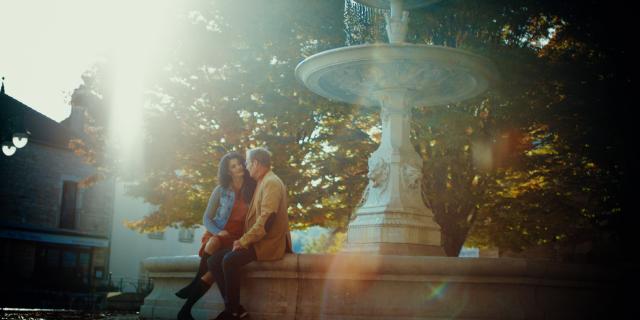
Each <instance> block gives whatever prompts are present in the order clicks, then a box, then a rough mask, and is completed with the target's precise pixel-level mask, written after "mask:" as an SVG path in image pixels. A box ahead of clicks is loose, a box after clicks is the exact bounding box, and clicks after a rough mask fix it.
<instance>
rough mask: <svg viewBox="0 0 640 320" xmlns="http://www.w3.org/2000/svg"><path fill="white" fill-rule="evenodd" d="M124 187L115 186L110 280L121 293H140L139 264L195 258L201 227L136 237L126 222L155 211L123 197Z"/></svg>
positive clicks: (144, 276)
mask: <svg viewBox="0 0 640 320" xmlns="http://www.w3.org/2000/svg"><path fill="white" fill-rule="evenodd" d="M126 187H127V183H125V182H117V183H116V191H115V203H114V217H113V231H112V237H111V239H112V240H111V256H110V258H109V261H110V269H109V270H110V272H111V280H112V282H113V284H114V285H115V286H117V287H118V288H120V289H121V290H122V291H123V292H139V291H143V289H144V288H145V286H146V285H147V284H148V280H147V272H146V270H144V269H143V268H142V260H144V259H145V258H148V257H157V256H189V255H194V254H197V252H198V249H200V239H201V238H202V234H203V233H204V230H205V229H204V227H202V226H200V227H199V228H196V229H193V228H188V229H187V228H180V229H177V228H167V229H166V230H164V231H163V232H156V233H139V232H138V231H135V230H131V229H129V228H127V227H126V226H125V222H126V221H131V220H138V219H141V218H142V217H143V216H145V215H146V214H148V213H151V212H152V211H154V210H155V207H154V206H152V205H150V204H148V203H145V202H144V201H143V200H142V199H140V198H134V197H131V196H128V195H126Z"/></svg>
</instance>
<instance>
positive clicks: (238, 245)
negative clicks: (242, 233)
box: [231, 240, 246, 251]
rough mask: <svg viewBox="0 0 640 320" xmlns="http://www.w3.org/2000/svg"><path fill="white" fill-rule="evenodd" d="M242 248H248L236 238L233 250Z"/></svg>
mask: <svg viewBox="0 0 640 320" xmlns="http://www.w3.org/2000/svg"><path fill="white" fill-rule="evenodd" d="M240 249H246V248H245V247H243V246H242V244H240V240H236V241H234V242H233V249H231V251H236V250H240Z"/></svg>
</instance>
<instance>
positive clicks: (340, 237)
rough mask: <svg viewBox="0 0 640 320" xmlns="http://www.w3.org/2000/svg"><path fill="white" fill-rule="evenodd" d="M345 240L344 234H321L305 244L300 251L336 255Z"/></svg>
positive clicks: (345, 235) (345, 234)
mask: <svg viewBox="0 0 640 320" xmlns="http://www.w3.org/2000/svg"><path fill="white" fill-rule="evenodd" d="M346 240H347V233H346V232H333V233H329V234H321V235H320V236H318V237H317V238H314V239H312V240H311V241H309V242H307V243H306V244H305V245H304V248H303V249H302V252H303V253H338V252H340V250H341V249H342V247H343V246H344V244H345V243H346Z"/></svg>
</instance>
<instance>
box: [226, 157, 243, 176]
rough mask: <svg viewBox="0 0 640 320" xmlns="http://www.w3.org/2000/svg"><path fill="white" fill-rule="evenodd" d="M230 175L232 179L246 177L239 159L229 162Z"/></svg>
mask: <svg viewBox="0 0 640 320" xmlns="http://www.w3.org/2000/svg"><path fill="white" fill-rule="evenodd" d="M229 174H230V175H231V177H232V178H241V177H242V176H244V165H243V164H242V162H241V161H240V160H238V159H231V160H230V161H229Z"/></svg>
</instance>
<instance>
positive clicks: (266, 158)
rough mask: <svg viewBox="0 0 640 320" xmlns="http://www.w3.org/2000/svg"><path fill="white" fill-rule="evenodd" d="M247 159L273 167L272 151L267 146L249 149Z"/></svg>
mask: <svg viewBox="0 0 640 320" xmlns="http://www.w3.org/2000/svg"><path fill="white" fill-rule="evenodd" d="M247 160H248V161H249V162H252V161H253V160H256V161H258V163H259V164H261V165H263V166H265V167H267V168H271V152H270V151H269V150H267V149H266V148H253V149H250V150H249V151H247Z"/></svg>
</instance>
